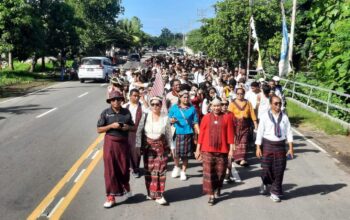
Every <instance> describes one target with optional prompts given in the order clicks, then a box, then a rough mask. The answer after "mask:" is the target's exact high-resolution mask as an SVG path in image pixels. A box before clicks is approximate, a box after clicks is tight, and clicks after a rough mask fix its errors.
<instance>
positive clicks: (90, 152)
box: [86, 149, 94, 159]
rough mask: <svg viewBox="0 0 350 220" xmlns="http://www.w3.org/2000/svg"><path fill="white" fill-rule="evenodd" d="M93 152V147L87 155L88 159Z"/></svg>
mask: <svg viewBox="0 0 350 220" xmlns="http://www.w3.org/2000/svg"><path fill="white" fill-rule="evenodd" d="M92 152H94V150H93V149H92V150H91V151H90V153H89V154H88V155H87V157H86V159H88V158H89V157H90V155H91V154H92Z"/></svg>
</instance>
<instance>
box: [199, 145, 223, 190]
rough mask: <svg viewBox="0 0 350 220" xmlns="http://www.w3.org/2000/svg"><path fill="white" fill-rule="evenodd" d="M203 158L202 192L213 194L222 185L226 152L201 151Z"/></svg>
mask: <svg viewBox="0 0 350 220" xmlns="http://www.w3.org/2000/svg"><path fill="white" fill-rule="evenodd" d="M201 154H202V158H203V193H205V194H213V193H214V192H215V190H217V189H219V188H221V187H222V184H223V181H224V178H225V173H226V168H227V154H225V153H210V152H202V153H201Z"/></svg>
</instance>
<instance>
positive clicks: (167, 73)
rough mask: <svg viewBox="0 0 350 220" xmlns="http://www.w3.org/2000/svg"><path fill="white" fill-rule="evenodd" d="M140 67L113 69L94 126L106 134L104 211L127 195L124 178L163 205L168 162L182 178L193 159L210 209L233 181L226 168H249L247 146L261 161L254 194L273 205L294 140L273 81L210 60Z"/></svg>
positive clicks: (158, 60)
mask: <svg viewBox="0 0 350 220" xmlns="http://www.w3.org/2000/svg"><path fill="white" fill-rule="evenodd" d="M144 64H145V65H146V67H145V68H143V69H137V70H136V69H131V70H128V71H125V70H122V69H121V70H117V71H115V73H114V76H113V78H112V79H111V85H110V86H109V87H108V89H107V99H106V101H107V103H108V104H110V106H109V107H108V108H106V109H105V110H104V111H103V112H102V113H101V115H100V118H99V120H98V123H97V131H98V132H99V133H105V140H104V151H103V153H104V156H103V159H104V177H105V187H106V195H107V201H106V202H105V204H104V207H105V208H110V207H113V206H114V205H115V204H116V197H118V196H122V195H126V196H127V197H130V196H132V194H131V189H130V185H129V180H130V174H132V176H134V177H135V178H139V177H140V176H144V178H145V186H146V192H147V195H146V198H147V199H149V200H154V201H155V202H157V203H158V204H160V205H166V204H168V201H167V200H166V198H165V195H164V192H165V183H166V177H167V176H166V173H167V171H168V168H167V167H168V161H169V159H172V160H173V161H174V168H173V170H172V172H171V177H172V178H177V177H179V179H180V180H182V181H186V180H187V178H188V177H187V168H188V164H189V162H190V160H191V158H192V157H193V156H194V158H195V159H197V160H199V161H201V162H202V165H203V193H204V194H206V195H208V197H209V199H208V203H209V205H214V204H215V203H216V202H217V198H218V197H219V196H220V191H221V188H222V186H223V183H224V182H232V181H234V178H233V177H232V175H231V173H232V172H231V169H232V163H236V164H237V165H238V166H242V167H246V166H249V158H247V150H248V147H249V146H251V145H254V144H255V145H256V148H255V149H256V157H258V158H261V167H262V171H261V179H262V183H261V186H260V193H262V194H266V193H268V192H267V190H270V191H269V193H270V198H271V200H273V201H274V202H280V201H281V197H282V196H283V190H282V182H283V174H284V170H285V168H286V160H287V155H288V156H289V157H293V135H292V132H291V126H290V122H289V119H288V116H287V114H286V113H285V106H286V101H285V98H284V96H283V91H282V87H281V86H280V85H279V78H278V77H273V78H272V79H271V80H269V81H266V80H265V79H260V80H258V81H254V80H249V81H248V80H247V76H246V72H245V70H244V69H242V68H234V69H230V68H229V67H228V65H227V64H225V63H221V62H218V61H215V60H211V59H197V58H190V57H183V58H171V57H162V56H159V57H151V58H150V59H147V60H146V61H145V63H144ZM157 79H158V81H157ZM159 79H161V80H160V81H159ZM159 93H160V94H159ZM286 142H288V147H287V146H286ZM141 157H142V158H143V169H141V168H140V161H141ZM257 193H258V192H257ZM169 200H171V198H169Z"/></svg>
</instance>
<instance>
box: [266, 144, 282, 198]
mask: <svg viewBox="0 0 350 220" xmlns="http://www.w3.org/2000/svg"><path fill="white" fill-rule="evenodd" d="M262 147H263V157H262V162H261V167H262V175H261V179H262V181H263V183H264V184H265V185H267V184H271V190H270V192H271V193H273V194H275V195H282V194H283V191H282V182H283V175H284V170H285V169H286V164H287V159H286V153H287V152H286V144H285V140H283V141H269V140H267V139H265V138H264V139H263V142H262Z"/></svg>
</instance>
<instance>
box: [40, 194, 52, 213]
mask: <svg viewBox="0 0 350 220" xmlns="http://www.w3.org/2000/svg"><path fill="white" fill-rule="evenodd" d="M54 199H55V197H53V198H52V199H51V201H50V202H49V203H47V205H46V206H45V207H44V208H43V210H42V211H41V213H40V215H42V214H43V213H44V212H45V210H46V209H47V207H49V205H50V204H51V203H52V202H53V200H54Z"/></svg>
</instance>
